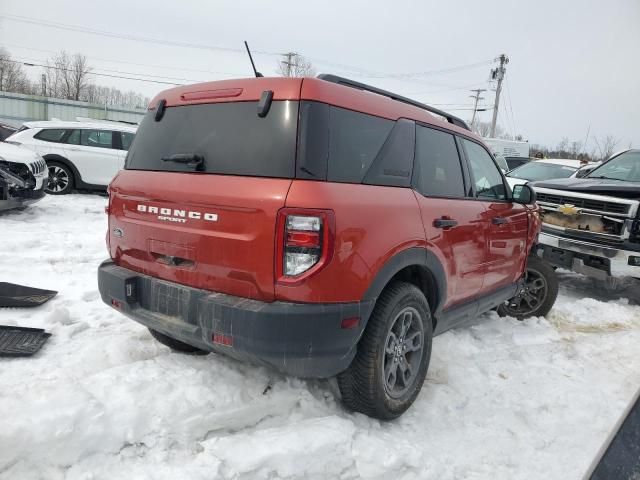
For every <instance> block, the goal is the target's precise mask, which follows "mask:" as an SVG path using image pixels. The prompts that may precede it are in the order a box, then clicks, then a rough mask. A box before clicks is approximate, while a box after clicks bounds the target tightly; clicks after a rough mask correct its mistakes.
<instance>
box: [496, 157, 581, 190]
mask: <svg viewBox="0 0 640 480" xmlns="http://www.w3.org/2000/svg"><path fill="white" fill-rule="evenodd" d="M581 165H582V163H580V160H571V159H554V158H547V159H544V160H535V161H533V162H528V163H525V164H524V165H522V166H520V167H518V168H515V169H513V170H511V171H510V172H509V173H507V182H509V185H510V186H511V188H513V187H515V186H516V185H523V184H525V183H527V182H535V181H537V180H551V179H552V178H568V177H571V176H573V175H575V174H576V172H578V170H579V169H580V167H581Z"/></svg>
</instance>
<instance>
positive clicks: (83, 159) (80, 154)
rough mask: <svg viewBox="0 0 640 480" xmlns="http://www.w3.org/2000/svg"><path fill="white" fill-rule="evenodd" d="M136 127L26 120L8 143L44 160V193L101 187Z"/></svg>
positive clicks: (118, 165)
mask: <svg viewBox="0 0 640 480" xmlns="http://www.w3.org/2000/svg"><path fill="white" fill-rule="evenodd" d="M135 132H136V127H135V126H131V125H126V124H121V123H117V122H96V123H88V122H62V121H44V122H27V123H25V124H24V126H23V127H22V128H21V129H20V130H19V131H18V132H16V133H14V134H13V135H11V136H10V137H9V138H7V140H6V141H7V142H10V143H13V144H15V145H21V146H23V147H26V148H30V149H31V150H33V151H35V152H36V153H38V154H39V155H41V156H42V157H43V158H44V159H45V161H46V162H47V167H48V170H49V181H48V184H47V187H46V192H47V193H50V194H52V195H63V194H66V193H70V192H71V191H72V190H73V189H74V188H80V189H104V188H106V186H107V185H109V182H110V181H111V180H112V179H113V177H114V176H115V175H116V173H118V170H120V169H121V168H122V167H123V166H124V160H125V157H126V154H127V150H129V146H130V145H131V142H132V141H133V138H134V137H135Z"/></svg>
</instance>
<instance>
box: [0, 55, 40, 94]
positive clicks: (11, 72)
mask: <svg viewBox="0 0 640 480" xmlns="http://www.w3.org/2000/svg"><path fill="white" fill-rule="evenodd" d="M33 88H34V87H33V85H32V84H31V82H30V81H29V79H28V78H27V75H26V74H25V72H24V69H23V68H22V65H21V64H20V63H18V62H16V61H14V60H13V59H12V58H11V55H10V54H9V52H8V51H7V50H6V49H4V48H2V47H0V91H4V92H14V93H33Z"/></svg>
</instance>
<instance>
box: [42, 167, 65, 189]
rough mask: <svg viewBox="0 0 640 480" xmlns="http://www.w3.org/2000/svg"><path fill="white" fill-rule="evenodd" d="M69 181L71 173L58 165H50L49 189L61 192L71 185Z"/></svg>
mask: <svg viewBox="0 0 640 480" xmlns="http://www.w3.org/2000/svg"><path fill="white" fill-rule="evenodd" d="M69 181H70V179H69V174H68V173H67V171H66V170H65V169H63V168H62V167H59V166H58V165H52V166H50V167H49V180H48V183H47V191H49V192H55V193H60V192H62V191H64V190H66V189H67V188H68V187H69Z"/></svg>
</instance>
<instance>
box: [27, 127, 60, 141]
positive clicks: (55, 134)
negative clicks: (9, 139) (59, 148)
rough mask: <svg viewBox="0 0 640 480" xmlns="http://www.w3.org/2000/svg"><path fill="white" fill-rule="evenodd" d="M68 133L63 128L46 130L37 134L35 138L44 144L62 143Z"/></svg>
mask: <svg viewBox="0 0 640 480" xmlns="http://www.w3.org/2000/svg"><path fill="white" fill-rule="evenodd" d="M66 133H67V130H65V129H62V128H46V129H44V130H40V131H39V132H38V133H36V134H35V135H34V136H33V138H36V139H38V140H42V141H44V142H54V143H61V142H62V139H63V138H64V136H65V134H66Z"/></svg>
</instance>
